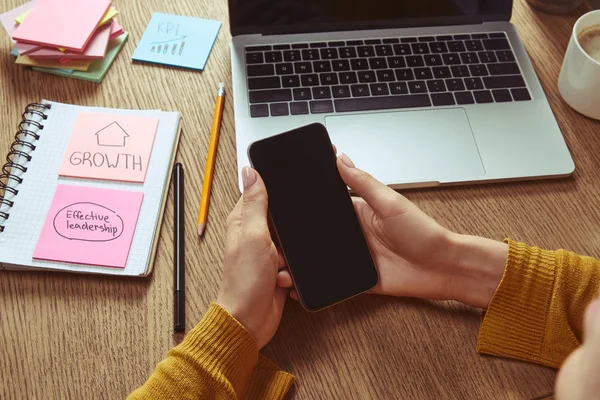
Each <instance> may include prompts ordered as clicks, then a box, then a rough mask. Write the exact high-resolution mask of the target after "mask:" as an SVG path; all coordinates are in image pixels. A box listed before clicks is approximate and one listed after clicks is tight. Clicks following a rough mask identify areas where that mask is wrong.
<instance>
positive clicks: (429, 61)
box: [424, 54, 444, 67]
mask: <svg viewBox="0 0 600 400" xmlns="http://www.w3.org/2000/svg"><path fill="white" fill-rule="evenodd" d="M424 58H425V64H426V65H427V66H429V67H434V66H437V65H444V61H443V60H442V56H440V55H439V54H430V55H427V56H425V57H424Z"/></svg>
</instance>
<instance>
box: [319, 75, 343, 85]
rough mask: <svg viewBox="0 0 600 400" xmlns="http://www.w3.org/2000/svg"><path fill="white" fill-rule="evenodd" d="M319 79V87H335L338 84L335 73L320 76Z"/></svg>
mask: <svg viewBox="0 0 600 400" xmlns="http://www.w3.org/2000/svg"><path fill="white" fill-rule="evenodd" d="M319 78H320V79H321V85H323V86H325V85H329V86H331V85H337V84H338V83H339V82H338V76H337V74H336V73H335V72H330V73H327V74H320V75H319Z"/></svg>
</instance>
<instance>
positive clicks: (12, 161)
mask: <svg viewBox="0 0 600 400" xmlns="http://www.w3.org/2000/svg"><path fill="white" fill-rule="evenodd" d="M50 108H51V105H50V104H44V103H31V104H29V105H28V106H27V107H26V108H25V112H24V113H23V114H22V115H21V122H20V123H19V126H18V131H17V134H16V135H15V141H14V142H13V143H12V144H11V146H10V151H9V152H8V154H7V155H6V164H4V165H3V166H2V173H1V174H0V232H3V231H4V222H6V220H7V219H8V217H9V216H10V212H9V209H10V208H11V207H12V206H14V204H15V200H14V198H15V196H17V194H19V190H18V186H19V185H20V184H21V183H23V179H24V174H25V173H26V172H27V163H28V162H29V161H31V158H32V153H33V152H34V151H35V142H37V141H38V140H39V139H40V135H39V131H41V130H43V129H44V125H43V121H44V120H45V119H46V118H48V116H47V114H46V112H47V111H48V110H49V109H50Z"/></svg>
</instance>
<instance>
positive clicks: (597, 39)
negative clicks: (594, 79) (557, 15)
mask: <svg viewBox="0 0 600 400" xmlns="http://www.w3.org/2000/svg"><path fill="white" fill-rule="evenodd" d="M577 40H578V41H579V44H580V45H581V47H582V48H583V50H584V51H585V52H586V53H587V54H588V55H589V56H590V57H592V58H593V59H594V60H596V61H598V62H600V25H593V26H590V27H588V28H585V29H584V30H583V31H581V32H580V33H579V35H578V36H577Z"/></svg>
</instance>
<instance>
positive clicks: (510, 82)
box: [483, 75, 526, 89]
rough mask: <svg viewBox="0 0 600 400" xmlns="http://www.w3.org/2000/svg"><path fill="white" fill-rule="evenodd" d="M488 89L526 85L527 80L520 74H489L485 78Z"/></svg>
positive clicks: (484, 81)
mask: <svg viewBox="0 0 600 400" xmlns="http://www.w3.org/2000/svg"><path fill="white" fill-rule="evenodd" d="M483 83H484V84H485V88H486V89H511V88H521V87H525V86H526V85H525V80H524V79H523V77H522V76H520V75H503V76H488V77H485V78H483Z"/></svg>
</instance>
